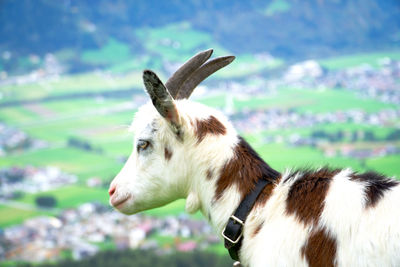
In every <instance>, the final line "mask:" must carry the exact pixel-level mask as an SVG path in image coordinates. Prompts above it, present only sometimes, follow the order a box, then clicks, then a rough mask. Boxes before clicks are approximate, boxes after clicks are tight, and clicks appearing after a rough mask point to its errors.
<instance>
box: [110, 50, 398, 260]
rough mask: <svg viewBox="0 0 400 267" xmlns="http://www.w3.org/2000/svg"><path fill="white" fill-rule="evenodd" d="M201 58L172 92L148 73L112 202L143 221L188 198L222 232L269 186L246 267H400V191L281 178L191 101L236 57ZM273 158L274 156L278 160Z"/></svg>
mask: <svg viewBox="0 0 400 267" xmlns="http://www.w3.org/2000/svg"><path fill="white" fill-rule="evenodd" d="M211 53H212V50H208V51H204V52H201V53H199V54H198V55H196V56H194V57H193V58H192V59H191V60H189V62H187V63H185V64H184V65H183V66H182V67H181V68H180V69H178V71H177V72H176V73H175V74H173V75H172V77H171V78H170V79H169V80H168V82H167V83H166V85H163V83H162V82H161V81H160V79H159V78H158V77H157V76H156V74H154V73H153V72H152V71H149V70H145V71H144V73H143V80H144V85H145V87H146V91H147V93H148V94H149V96H150V98H151V102H152V103H148V104H146V105H144V106H142V107H141V108H140V109H139V111H138V112H137V113H136V115H135V118H134V120H133V123H132V126H131V129H132V131H133V132H134V134H135V140H134V150H133V152H132V154H131V155H130V157H129V158H128V160H127V162H126V164H125V165H124V167H123V168H122V170H121V171H120V172H119V174H118V175H117V176H116V177H115V179H114V180H113V181H112V182H111V185H110V189H109V194H110V204H111V205H112V206H113V207H114V208H115V209H117V210H118V211H120V212H122V213H124V214H134V213H137V212H140V211H143V210H148V209H152V208H156V207H160V206H163V205H165V204H167V203H170V202H172V201H174V200H176V199H180V198H185V199H186V204H185V210H186V211H187V212H188V213H194V212H196V211H198V210H200V211H201V213H202V214H203V215H204V216H205V217H206V218H207V219H208V221H209V223H210V224H212V225H213V227H214V228H215V229H216V230H217V233H221V232H222V230H223V229H224V227H225V226H226V224H227V221H228V219H229V218H230V216H231V215H232V214H233V212H234V210H235V208H236V207H237V206H238V205H239V203H240V202H241V201H242V200H243V198H244V197H245V196H246V195H247V194H249V192H251V191H252V190H253V189H254V187H255V184H256V182H257V181H258V180H260V179H268V180H269V181H271V183H269V184H268V185H266V186H265V187H264V188H263V190H262V192H261V194H260V195H259V196H258V198H257V200H256V202H255V205H254V206H253V208H252V210H251V212H250V214H249V215H248V217H247V219H246V221H245V224H244V227H243V237H242V245H241V249H240V251H239V257H240V260H241V263H242V264H243V265H244V266H252V267H253V266H255V267H259V266H400V209H399V208H398V207H397V205H399V203H400V185H399V182H398V181H396V180H394V179H389V178H386V177H384V176H382V175H379V174H376V173H374V172H367V173H357V172H354V171H352V170H351V169H329V168H320V169H316V170H297V171H285V172H284V173H282V174H281V173H279V172H277V171H276V170H274V169H272V168H271V167H270V166H269V165H268V164H267V163H265V162H264V161H263V160H262V159H261V158H260V157H259V156H258V155H257V153H256V152H255V151H254V150H253V149H252V148H251V146H250V145H249V144H248V143H247V142H246V141H245V140H244V139H243V138H241V137H240V136H239V135H238V133H237V132H236V131H235V129H234V127H233V126H232V124H231V123H230V122H229V121H228V119H227V118H226V117H225V116H224V115H223V114H221V113H220V112H219V111H217V110H215V109H212V108H209V107H207V106H205V105H202V104H199V103H195V102H191V101H189V100H188V99H187V98H188V97H189V96H190V94H191V93H192V91H193V89H194V88H195V87H196V86H197V85H198V84H199V83H200V82H201V81H202V80H204V79H205V78H206V77H207V76H208V75H210V74H212V73H213V72H215V71H216V70H218V69H219V68H222V67H223V66H225V65H227V64H229V63H230V62H231V61H232V60H233V59H234V57H222V58H217V59H214V60H211V61H209V62H208V63H205V64H204V65H203V63H204V62H206V61H207V60H208V58H209V57H210V55H211ZM272 156H273V155H271V157H272Z"/></svg>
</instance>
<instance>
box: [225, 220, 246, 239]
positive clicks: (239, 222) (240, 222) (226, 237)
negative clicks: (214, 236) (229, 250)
mask: <svg viewBox="0 0 400 267" xmlns="http://www.w3.org/2000/svg"><path fill="white" fill-rule="evenodd" d="M229 220H233V223H235V224H236V223H237V224H240V225H241V226H242V227H243V226H244V222H243V221H242V220H241V219H239V218H238V217H236V216H235V215H231V217H229ZM242 227H240V234H239V236H238V237H237V238H236V240H232V239H231V238H229V237H228V236H227V235H226V234H225V230H226V226H225V227H224V230H222V233H221V234H222V237H223V238H225V239H226V240H227V241H229V242H230V243H231V244H237V243H238V242H239V241H240V239H241V238H242V236H243V228H242Z"/></svg>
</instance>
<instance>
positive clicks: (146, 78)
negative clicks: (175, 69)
mask: <svg viewBox="0 0 400 267" xmlns="http://www.w3.org/2000/svg"><path fill="white" fill-rule="evenodd" d="M143 82H144V86H145V87H146V91H147V93H148V94H149V96H150V98H151V101H152V102H153V105H154V107H155V108H156V109H157V111H158V113H160V115H161V116H162V117H164V118H165V119H166V120H167V121H169V122H170V123H171V124H172V126H174V128H175V129H176V130H178V129H179V125H180V122H179V114H178V110H177V109H176V106H175V101H174V99H173V98H172V96H171V95H170V94H169V92H168V90H167V88H166V87H165V85H164V84H163V83H162V81H161V80H160V78H158V77H157V75H156V74H155V73H154V72H152V71H151V70H145V71H143Z"/></svg>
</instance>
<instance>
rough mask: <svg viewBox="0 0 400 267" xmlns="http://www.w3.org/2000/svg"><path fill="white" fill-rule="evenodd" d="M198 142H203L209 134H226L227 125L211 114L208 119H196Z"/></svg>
mask: <svg viewBox="0 0 400 267" xmlns="http://www.w3.org/2000/svg"><path fill="white" fill-rule="evenodd" d="M195 134H196V135H197V143H201V141H203V139H204V137H205V136H206V135H207V134H213V135H219V134H221V135H224V134H226V128H225V126H224V125H223V124H222V123H221V122H220V121H219V120H217V118H215V117H214V116H210V117H209V118H208V119H206V120H197V121H196V132H195Z"/></svg>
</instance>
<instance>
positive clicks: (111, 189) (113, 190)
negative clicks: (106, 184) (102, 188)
mask: <svg viewBox="0 0 400 267" xmlns="http://www.w3.org/2000/svg"><path fill="white" fill-rule="evenodd" d="M116 188H117V187H116V186H115V185H113V186H111V187H110V189H108V194H109V195H110V197H111V196H112V195H113V194H114V193H115V189H116Z"/></svg>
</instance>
